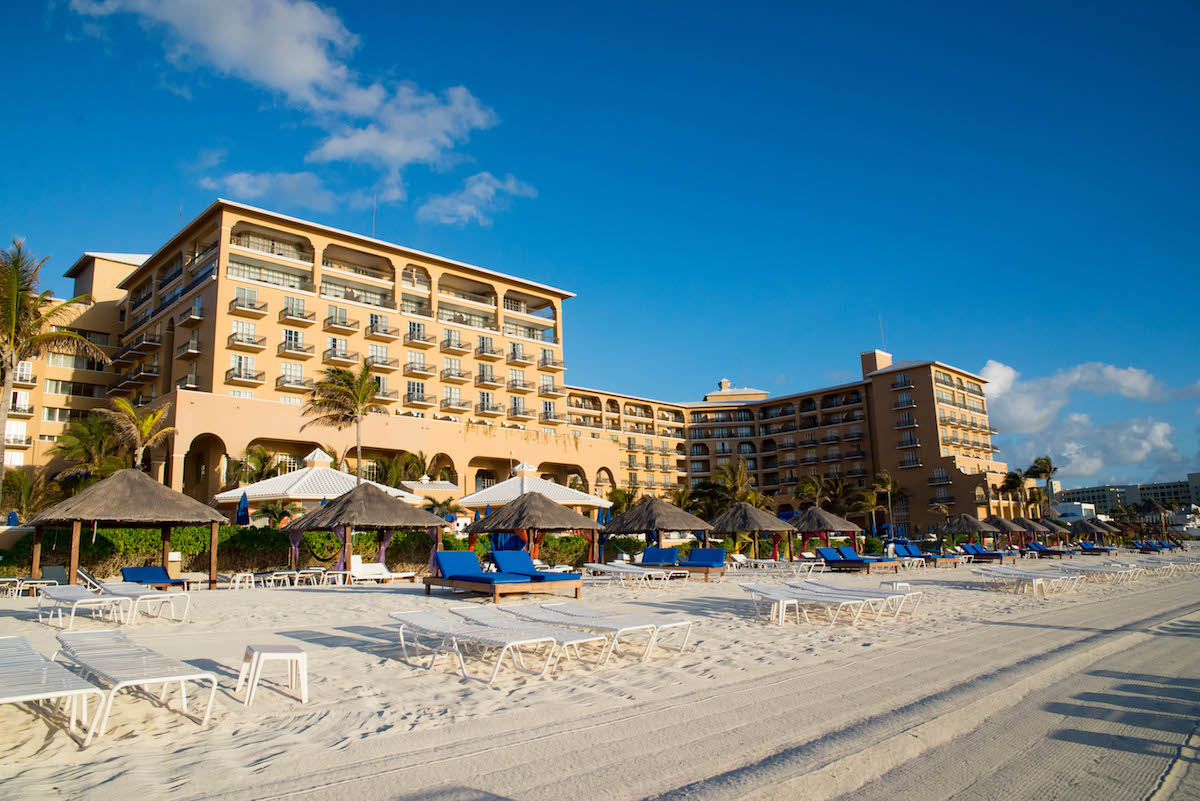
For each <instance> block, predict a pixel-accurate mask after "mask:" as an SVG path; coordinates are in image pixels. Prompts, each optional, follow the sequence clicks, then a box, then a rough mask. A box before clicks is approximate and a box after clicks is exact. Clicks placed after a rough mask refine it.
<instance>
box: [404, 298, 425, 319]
mask: <svg viewBox="0 0 1200 801" xmlns="http://www.w3.org/2000/svg"><path fill="white" fill-rule="evenodd" d="M400 311H401V312H402V313H403V314H415V315H417V316H418V317H432V316H433V309H431V308H430V307H429V306H427V305H426V304H424V303H417V302H416V301H413V300H402V301H400Z"/></svg>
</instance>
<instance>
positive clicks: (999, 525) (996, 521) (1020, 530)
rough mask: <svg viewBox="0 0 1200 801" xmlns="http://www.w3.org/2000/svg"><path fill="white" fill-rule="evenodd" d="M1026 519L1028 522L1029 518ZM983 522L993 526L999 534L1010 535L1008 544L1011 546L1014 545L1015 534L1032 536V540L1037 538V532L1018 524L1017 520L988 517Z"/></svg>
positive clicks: (995, 516)
mask: <svg viewBox="0 0 1200 801" xmlns="http://www.w3.org/2000/svg"><path fill="white" fill-rule="evenodd" d="M1025 519H1026V520H1028V519H1029V518H1025ZM983 522H985V523H987V524H988V525H990V526H992V527H993V528H995V529H996V530H997V531H999V532H1003V533H1005V534H1008V535H1009V536H1008V544H1009V545H1010V546H1011V545H1012V535H1013V534H1028V535H1030V539H1036V536H1035V535H1036V534H1037V532H1036V531H1034V530H1033V529H1031V528H1028V527H1026V526H1023V525H1021V524H1020V523H1018V522H1016V521H1015V520H1009V519H1007V518H1004V517H1001V516H1000V515H988V516H987V517H985V518H983Z"/></svg>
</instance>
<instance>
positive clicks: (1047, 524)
mask: <svg viewBox="0 0 1200 801" xmlns="http://www.w3.org/2000/svg"><path fill="white" fill-rule="evenodd" d="M1038 523H1040V524H1041V525H1042V527H1044V528H1045V529H1046V530H1048V531H1049V532H1050V533H1051V534H1070V533H1071V529H1069V528H1067V527H1066V526H1062V525H1059V524H1058V523H1056V522H1054V521H1053V520H1051V519H1050V518H1048V517H1043V518H1041V519H1040V520H1038Z"/></svg>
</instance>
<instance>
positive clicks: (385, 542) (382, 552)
mask: <svg viewBox="0 0 1200 801" xmlns="http://www.w3.org/2000/svg"><path fill="white" fill-rule="evenodd" d="M395 533H396V530H395V529H394V528H385V529H381V530H380V531H377V532H375V536H376V537H378V538H379V555H378V556H376V557H375V561H376V562H378V563H379V564H381V565H382V564H384V559H385V557H386V556H387V549H388V546H389V545H391V544H392V535H393V534H395Z"/></svg>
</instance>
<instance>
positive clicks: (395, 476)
mask: <svg viewBox="0 0 1200 801" xmlns="http://www.w3.org/2000/svg"><path fill="white" fill-rule="evenodd" d="M405 456H407V454H404V453H396V454H392V455H391V456H380V457H379V458H378V459H376V460H375V480H376V481H378V482H379V483H380V484H386V485H388V486H389V487H399V486H400V484H401V482H404V481H410V480H411V479H409V478H408V472H407V468H408V463H407V461H406V460H405V458H404V457H405Z"/></svg>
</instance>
